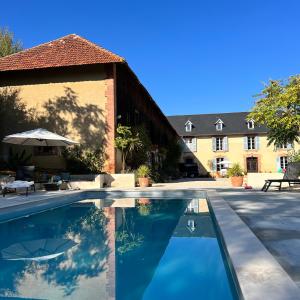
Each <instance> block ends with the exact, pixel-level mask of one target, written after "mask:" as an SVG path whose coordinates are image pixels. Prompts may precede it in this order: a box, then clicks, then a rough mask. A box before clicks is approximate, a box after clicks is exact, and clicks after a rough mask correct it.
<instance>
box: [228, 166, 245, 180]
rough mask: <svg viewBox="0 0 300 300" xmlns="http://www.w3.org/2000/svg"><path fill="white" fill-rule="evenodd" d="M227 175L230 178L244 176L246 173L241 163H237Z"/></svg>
mask: <svg viewBox="0 0 300 300" xmlns="http://www.w3.org/2000/svg"><path fill="white" fill-rule="evenodd" d="M227 175H228V176H229V177H236V176H244V171H243V169H242V168H241V166H240V164H239V163H235V164H233V165H232V167H231V168H230V169H228V171H227Z"/></svg>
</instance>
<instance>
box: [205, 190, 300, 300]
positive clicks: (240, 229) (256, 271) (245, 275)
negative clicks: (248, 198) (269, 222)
mask: <svg viewBox="0 0 300 300" xmlns="http://www.w3.org/2000/svg"><path fill="white" fill-rule="evenodd" d="M206 193H207V196H208V201H209V204H210V206H211V208H212V210H213V215H214V219H215V221H216V223H217V224H216V225H217V226H218V229H219V231H220V234H221V237H222V242H223V243H224V246H225V248H226V249H225V250H226V254H227V255H228V259H229V264H230V267H231V268H232V269H233V272H234V274H233V276H234V277H235V278H234V279H236V280H237V281H238V282H237V283H238V288H239V290H240V292H241V297H242V299H245V300H258V299H272V300H296V299H300V289H299V288H298V286H297V285H296V283H295V282H294V281H293V280H292V279H291V278H290V277H289V275H288V274H287V273H286V271H285V270H284V269H283V268H282V267H281V265H280V264H279V263H278V262H277V260H276V259H275V258H274V257H273V256H272V255H271V254H270V253H269V251H268V250H267V249H266V248H265V246H264V245H263V244H262V243H261V241H260V240H259V239H258V238H257V237H256V236H255V234H254V233H253V232H252V231H251V229H250V228H249V227H248V226H247V225H246V224H245V223H244V222H243V221H242V220H241V218H240V217H239V216H238V215H237V213H236V212H235V211H234V210H233V209H232V208H231V207H230V205H229V204H228V203H227V202H226V201H225V200H224V199H223V198H222V197H221V196H220V195H219V194H218V193H217V191H215V190H207V191H206Z"/></svg>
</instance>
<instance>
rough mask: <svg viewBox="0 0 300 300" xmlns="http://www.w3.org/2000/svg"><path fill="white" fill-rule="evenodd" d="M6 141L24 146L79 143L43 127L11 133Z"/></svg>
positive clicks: (58, 145)
mask: <svg viewBox="0 0 300 300" xmlns="http://www.w3.org/2000/svg"><path fill="white" fill-rule="evenodd" d="M3 142H4V143H8V144H16V145H22V146H57V147H60V146H62V147H67V146H71V145H75V144H78V143H77V142H75V141H72V140H70V139H68V138H65V137H63V136H61V135H58V134H56V133H53V132H50V131H48V130H46V129H43V128H38V129H34V130H29V131H25V132H21V133H16V134H11V135H8V136H6V137H5V138H4V139H3Z"/></svg>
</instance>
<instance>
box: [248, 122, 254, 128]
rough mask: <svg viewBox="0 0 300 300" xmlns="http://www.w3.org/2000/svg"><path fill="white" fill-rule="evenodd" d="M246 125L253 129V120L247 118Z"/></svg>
mask: <svg viewBox="0 0 300 300" xmlns="http://www.w3.org/2000/svg"><path fill="white" fill-rule="evenodd" d="M247 125H248V129H254V121H253V120H249V121H248V122H247Z"/></svg>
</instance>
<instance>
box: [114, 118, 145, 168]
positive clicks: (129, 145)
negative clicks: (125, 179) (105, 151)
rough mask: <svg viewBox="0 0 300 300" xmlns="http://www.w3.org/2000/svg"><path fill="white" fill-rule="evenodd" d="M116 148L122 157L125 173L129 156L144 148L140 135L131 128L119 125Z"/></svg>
mask: <svg viewBox="0 0 300 300" xmlns="http://www.w3.org/2000/svg"><path fill="white" fill-rule="evenodd" d="M115 145H116V148H117V149H119V150H120V151H121V155H122V172H123V173H124V172H125V169H126V162H127V158H128V155H129V154H130V153H132V152H133V151H135V150H137V149H139V148H141V147H142V142H141V140H140V138H139V135H138V134H137V133H136V134H135V133H133V131H132V129H131V127H130V126H123V125H120V124H119V125H118V127H117V137H116V138H115Z"/></svg>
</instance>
